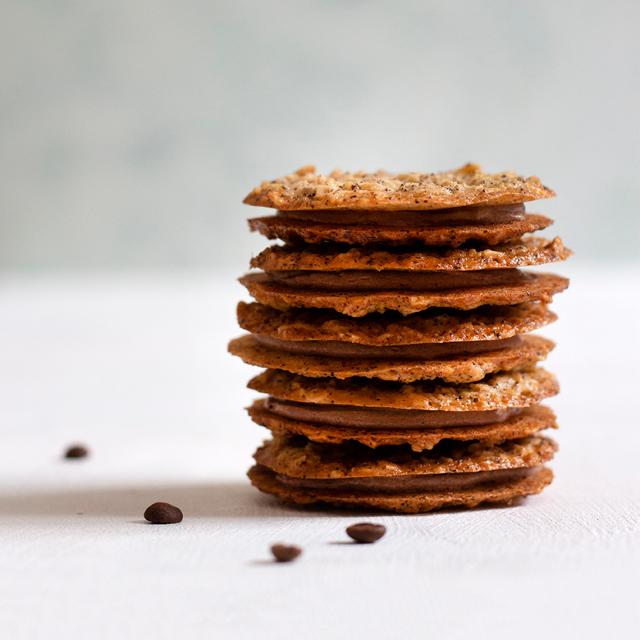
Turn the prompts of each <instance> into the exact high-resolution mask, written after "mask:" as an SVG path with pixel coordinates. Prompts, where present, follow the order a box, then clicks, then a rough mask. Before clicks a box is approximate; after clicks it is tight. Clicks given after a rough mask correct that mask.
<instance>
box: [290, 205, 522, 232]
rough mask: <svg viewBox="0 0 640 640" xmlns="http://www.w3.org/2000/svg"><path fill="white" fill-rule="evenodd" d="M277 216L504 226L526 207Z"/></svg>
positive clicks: (314, 212)
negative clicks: (503, 224)
mask: <svg viewBox="0 0 640 640" xmlns="http://www.w3.org/2000/svg"><path fill="white" fill-rule="evenodd" d="M278 215H280V216H283V217H287V218H291V219H294V220H303V221H305V222H320V223H322V222H326V223H331V224H344V225H350V224H358V225H362V224H366V225H375V226H377V227H378V226H380V227H408V226H409V227H443V226H447V227H448V226H457V225H485V224H502V223H505V222H513V221H514V220H522V219H524V217H525V210H524V205H523V204H512V205H495V206H486V205H484V206H477V207H456V208H452V209H436V210H430V211H350V210H335V209H331V210H317V209H316V210H312V211H279V212H278Z"/></svg>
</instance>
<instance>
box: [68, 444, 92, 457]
mask: <svg viewBox="0 0 640 640" xmlns="http://www.w3.org/2000/svg"><path fill="white" fill-rule="evenodd" d="M88 455H89V449H87V447H85V446H84V445H81V444H74V445H71V446H70V447H68V448H67V450H66V451H65V452H64V457H65V458H67V460H77V459H78V458H86V457H87V456H88Z"/></svg>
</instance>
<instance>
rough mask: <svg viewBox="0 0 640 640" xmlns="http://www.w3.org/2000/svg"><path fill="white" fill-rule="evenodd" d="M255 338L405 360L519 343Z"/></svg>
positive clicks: (279, 345)
mask: <svg viewBox="0 0 640 640" xmlns="http://www.w3.org/2000/svg"><path fill="white" fill-rule="evenodd" d="M255 338H256V340H257V341H258V342H259V343H260V344H262V345H264V346H265V347H268V348H270V349H277V350H278V351H284V352H286V353H294V354H299V355H308V356H328V357H333V358H400V359H405V358H406V359H408V360H433V359H436V358H447V357H454V356H463V355H469V354H474V353H487V352H490V351H497V350H499V349H512V348H515V347H517V346H519V345H520V344H521V342H522V339H521V338H520V337H519V336H513V337H512V338H505V339H503V340H477V341H473V342H441V343H423V344H407V345H395V346H394V345H390V346H388V347H378V346H372V345H365V344H354V343H351V342H337V341H332V340H295V341H294V340H279V339H278V338H272V337H270V336H260V335H256V336H255Z"/></svg>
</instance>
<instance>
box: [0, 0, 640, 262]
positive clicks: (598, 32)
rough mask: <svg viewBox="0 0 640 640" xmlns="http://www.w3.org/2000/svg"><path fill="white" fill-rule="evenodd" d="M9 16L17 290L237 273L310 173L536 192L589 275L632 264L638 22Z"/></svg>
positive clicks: (21, 10) (421, 7)
mask: <svg viewBox="0 0 640 640" xmlns="http://www.w3.org/2000/svg"><path fill="white" fill-rule="evenodd" d="M0 6H1V7H2V20H1V21H0V77H1V79H2V83H1V85H0V87H1V88H0V140H1V143H0V174H1V175H2V188H1V189H0V268H1V269H2V270H4V271H16V270H17V271H29V272H31V271H35V272H41V271H65V270H72V271H83V270H127V269H136V270H141V269H142V270H155V269H182V268H190V267H196V268H204V269H211V268H213V269H216V270H217V269H227V268H229V269H232V270H234V271H236V272H240V271H242V270H243V269H244V268H245V267H246V264H247V260H248V256H249V254H250V253H251V252H252V251H255V250H256V249H257V248H258V247H260V246H262V245H263V244H264V242H263V241H261V240H259V239H258V238H255V237H252V236H251V235H250V234H249V233H248V232H247V229H246V226H245V218H246V217H247V216H248V215H250V214H251V213H253V212H254V211H252V210H250V209H249V208H247V207H244V206H243V205H242V204H241V199H242V198H243V196H244V195H245V194H246V193H247V192H248V191H249V190H250V188H251V187H253V186H254V185H255V184H257V183H258V182H260V181H261V180H263V179H268V178H272V177H276V176H279V175H282V174H285V173H289V172H290V171H292V170H294V169H296V168H297V167H298V166H301V165H303V164H308V163H315V164H316V165H317V166H318V168H319V169H321V170H323V171H324V170H330V169H332V168H335V167H339V168H342V169H367V170H375V169H378V168H386V169H389V170H416V171H431V170H439V169H446V168H452V167H455V166H457V165H460V164H462V163H465V162H467V161H470V160H472V161H476V162H479V163H481V164H482V165H483V166H484V167H485V168H486V169H488V170H492V171H493V170H495V171H500V170H503V169H508V168H510V169H514V170H516V171H518V172H520V173H524V174H537V175H539V176H540V177H541V178H542V179H543V181H544V182H545V183H546V184H548V185H549V186H552V187H553V188H554V189H555V190H556V191H557V192H558V196H559V197H558V198H557V200H555V201H553V202H542V203H539V204H537V205H534V206H533V207H532V210H537V211H540V212H543V213H547V214H549V215H550V216H551V217H555V218H556V219H557V223H556V226H555V227H554V228H553V230H552V232H553V231H555V233H558V234H561V235H563V236H564V238H565V239H566V240H567V242H568V244H569V245H570V246H572V247H573V248H574V249H575V250H576V253H577V258H576V260H577V261H578V263H579V262H580V261H612V262H614V261H615V262H621V261H629V260H634V259H637V257H638V245H639V241H640V216H639V215H638V210H639V209H640V186H639V183H638V180H637V173H638V168H639V167H640V158H639V153H640V151H639V150H640V144H639V143H640V126H638V113H640V82H639V77H638V76H639V73H640V39H639V38H638V33H637V31H638V24H640V5H638V3H636V2H633V1H631V0H630V1H627V2H625V1H618V0H610V1H608V2H596V1H589V2H571V1H562V2H558V1H557V0H544V1H536V2H510V1H507V0H504V1H493V2H472V1H458V2H455V3H445V2H425V1H424V0H420V1H418V0H416V1H410V0H396V1H394V2H383V1H376V0H367V1H366V2H365V1H355V0H352V1H345V0H342V1H338V0H325V1H323V2H320V1H315V2H299V1H294V0H285V1H276V0H273V1H268V2H255V1H246V0H229V1H219V0H181V2H171V3H159V2H152V1H150V0H149V1H145V0H135V1H132V0H126V1H125V0H111V1H110V2H92V1H87V0H83V1H72V0H58V1H53V0H52V1H46V2H45V1H37V0H2V2H1V3H0ZM574 264H575V263H574Z"/></svg>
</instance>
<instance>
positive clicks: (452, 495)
mask: <svg viewBox="0 0 640 640" xmlns="http://www.w3.org/2000/svg"><path fill="white" fill-rule="evenodd" d="M247 475H248V476H249V479H250V480H251V484H252V485H253V486H254V487H256V488H257V489H259V490H260V491H262V492H263V493H268V494H271V495H273V496H275V497H277V498H278V499H279V500H281V501H282V502H284V503H285V504H289V505H300V506H309V505H317V506H319V507H322V506H330V507H334V508H339V509H362V510H366V511H371V510H380V511H391V512H395V513H404V514H411V513H427V512H429V511H435V510H437V509H446V508H451V507H465V508H469V509H472V508H474V507H477V506H479V505H483V504H487V505H491V504H493V505H514V504H517V503H518V502H519V501H520V499H521V498H524V497H526V496H531V495H535V494H537V493H540V492H541V491H542V490H543V489H544V488H545V487H546V486H547V485H549V484H551V482H552V481H553V472H552V471H551V469H548V468H546V467H537V468H534V469H532V470H531V472H530V473H528V474H527V475H524V476H521V477H516V478H513V479H509V480H502V481H494V482H488V483H486V484H485V485H484V486H479V487H475V488H470V489H458V490H457V491H450V490H447V491H429V492H422V491H414V492H402V493H397V494H394V493H386V492H385V493H382V492H381V493H368V494H362V493H360V494H359V493H348V492H346V493H344V492H343V493H337V492H335V491H330V490H326V489H324V490H322V489H313V490H312V489H308V488H306V489H305V488H295V487H292V486H287V485H285V484H283V483H282V482H281V480H280V479H279V478H278V476H277V474H275V473H274V472H273V471H271V470H270V469H268V468H267V467H263V466H260V465H254V466H253V467H251V469H249V472H248V474H247Z"/></svg>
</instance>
